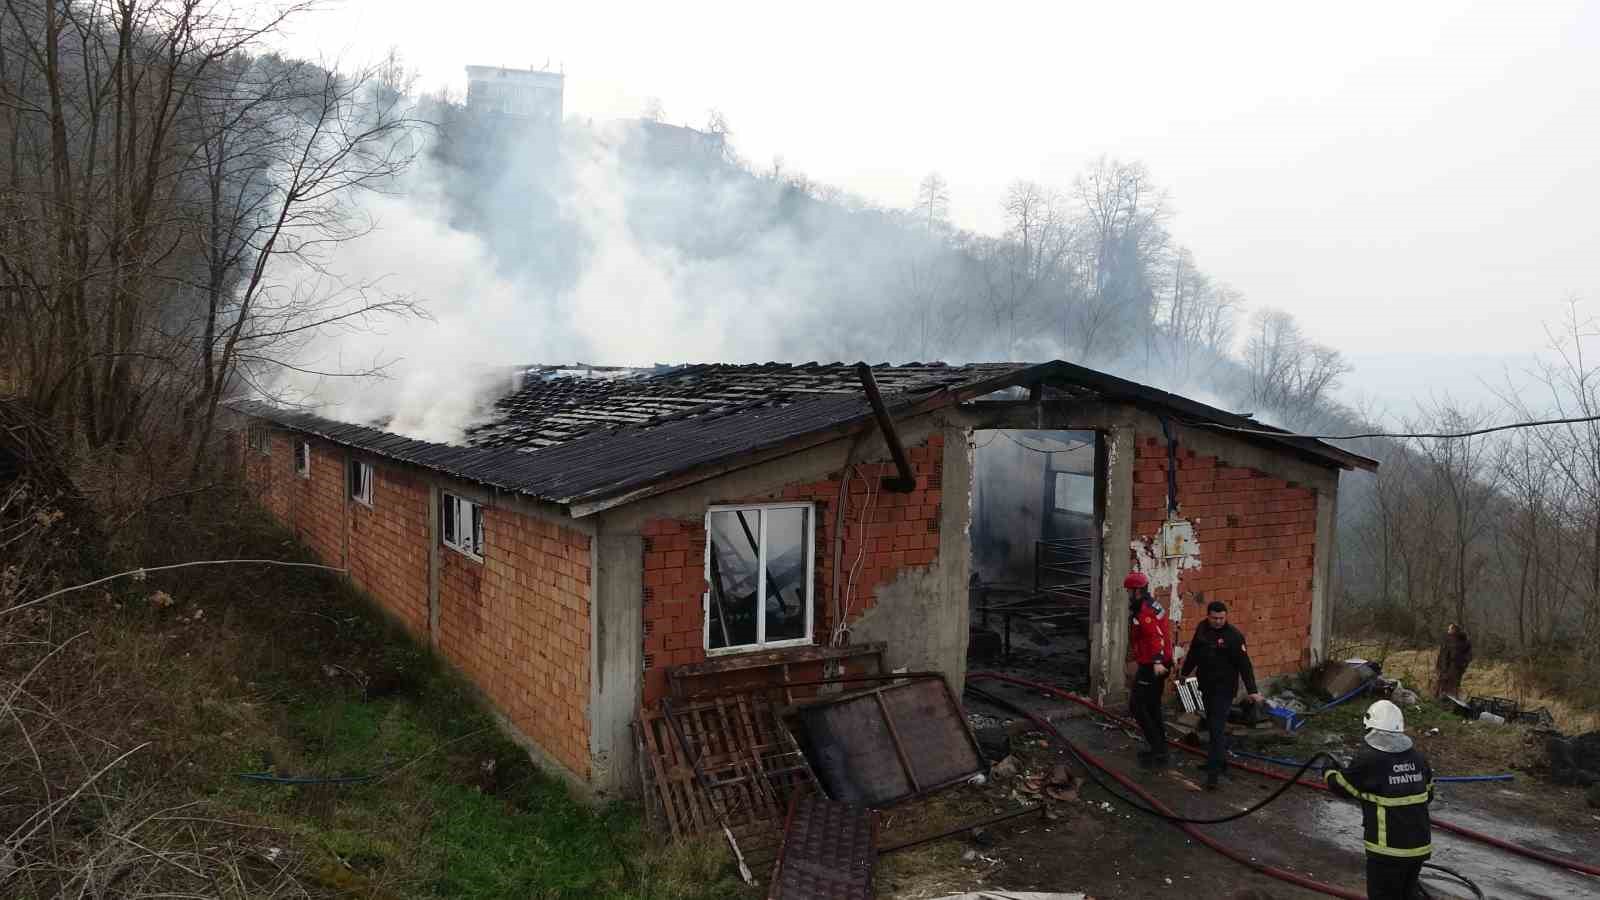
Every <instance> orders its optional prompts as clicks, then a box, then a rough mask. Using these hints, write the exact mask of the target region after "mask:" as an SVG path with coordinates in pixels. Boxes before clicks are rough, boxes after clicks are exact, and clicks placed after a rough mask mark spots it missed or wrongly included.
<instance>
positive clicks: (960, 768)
mask: <svg viewBox="0 0 1600 900" xmlns="http://www.w3.org/2000/svg"><path fill="white" fill-rule="evenodd" d="M798 714H799V716H800V720H801V722H802V723H803V725H804V729H805V734H806V743H807V747H808V750H809V755H810V757H811V759H812V763H813V766H814V768H815V770H816V773H817V777H818V779H819V780H820V781H821V782H822V786H823V789H824V790H826V791H827V792H828V795H829V796H830V797H832V798H833V799H835V800H839V801H842V802H846V803H858V804H862V805H865V806H871V807H875V808H876V807H883V806H889V805H892V804H895V803H899V802H901V801H903V800H907V799H910V798H912V797H917V796H921V795H923V794H927V793H930V792H932V791H936V790H939V789H940V788H944V787H949V786H950V785H953V784H958V783H960V782H963V781H966V780H967V779H969V778H971V777H972V776H973V775H976V774H978V773H979V772H981V771H982V770H983V758H982V756H981V754H980V753H979V750H978V742H977V739H976V738H975V737H974V736H973V734H972V731H971V729H970V728H968V727H967V720H966V716H964V715H963V714H962V711H961V705H960V704H959V703H958V702H956V698H955V695H954V694H953V693H952V692H951V690H950V687H949V685H948V684H947V683H946V682H945V681H944V679H942V678H923V679H918V680H916V681H910V682H906V683H902V684H895V685H889V686H887V687H881V688H876V689H874V690H871V691H865V692H861V693H855V694H849V695H846V696H843V697H840V698H838V699H833V700H827V701H823V702H819V703H815V704H812V705H810V706H807V707H805V708H803V709H801V710H799V713H798Z"/></svg>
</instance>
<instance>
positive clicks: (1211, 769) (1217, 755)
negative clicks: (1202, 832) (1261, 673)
mask: <svg viewBox="0 0 1600 900" xmlns="http://www.w3.org/2000/svg"><path fill="white" fill-rule="evenodd" d="M1197 668H1198V669H1199V670H1200V698H1201V702H1202V703H1204V704H1205V708H1206V730H1207V731H1208V732H1209V733H1210V741H1211V743H1210V745H1209V746H1208V747H1207V748H1206V761H1205V762H1204V763H1203V764H1201V766H1200V768H1201V769H1202V770H1204V771H1205V773H1206V789H1207V790H1216V788H1217V779H1218V778H1219V777H1221V776H1222V775H1224V774H1226V773H1227V771H1228V750H1227V747H1228V710H1230V709H1232V708H1233V695H1234V692H1235V691H1237V690H1238V689H1239V679H1240V678H1243V679H1244V687H1245V690H1246V691H1247V692H1249V694H1250V700H1251V702H1253V703H1260V702H1261V693H1260V692H1259V691H1257V690H1256V670H1255V667H1254V666H1252V665H1251V664H1250V650H1249V648H1248V647H1246V646H1245V643H1244V632H1242V631H1240V630H1239V629H1237V628H1235V627H1233V626H1232V625H1229V624H1228V605H1227V604H1226V603H1223V602H1222V601H1221V600H1213V601H1211V603H1209V604H1208V605H1207V606H1206V620H1205V621H1204V622H1201V623H1200V625H1199V627H1197V628H1196V629H1195V631H1194V638H1193V639H1192V640H1190V641H1189V650H1188V652H1187V653H1186V654H1185V655H1184V657H1183V672H1182V673H1181V674H1180V675H1179V677H1181V678H1188V677H1189V673H1190V672H1193V671H1194V670H1195V669H1197Z"/></svg>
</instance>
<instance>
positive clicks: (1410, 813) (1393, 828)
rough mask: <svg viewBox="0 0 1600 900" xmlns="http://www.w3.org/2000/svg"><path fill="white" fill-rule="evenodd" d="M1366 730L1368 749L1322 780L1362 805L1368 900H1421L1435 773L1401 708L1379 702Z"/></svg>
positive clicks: (1430, 838) (1430, 845) (1370, 713)
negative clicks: (1420, 878) (1416, 743)
mask: <svg viewBox="0 0 1600 900" xmlns="http://www.w3.org/2000/svg"><path fill="white" fill-rule="evenodd" d="M1362 724H1364V725H1365V726H1366V728H1367V736H1366V745H1367V746H1366V748H1364V749H1363V750H1362V751H1361V752H1360V753H1359V754H1357V755H1356V758H1355V759H1354V760H1352V761H1351V762H1350V763H1349V765H1346V766H1343V767H1336V768H1330V769H1328V770H1327V771H1325V772H1323V774H1322V777H1323V778H1324V779H1325V780H1326V781H1327V783H1328V787H1329V789H1330V790H1332V791H1333V793H1334V794H1335V795H1338V796H1342V797H1349V798H1351V799H1353V800H1356V801H1359V802H1360V803H1361V827H1362V830H1363V831H1364V832H1365V843H1366V846H1367V897H1368V898H1369V900H1412V898H1414V897H1419V896H1423V895H1422V888H1421V885H1419V884H1418V883H1417V879H1418V876H1420V875H1421V874H1422V864H1423V863H1424V862H1426V861H1427V859H1428V856H1429V855H1430V854H1432V852H1433V826H1432V824H1431V823H1430V822H1429V820H1428V804H1429V803H1430V802H1432V800H1433V770H1432V769H1430V768H1428V760H1427V759H1426V758H1424V757H1423V755H1422V754H1421V753H1420V752H1418V751H1417V749H1416V747H1414V746H1413V745H1412V743H1411V738H1409V737H1407V736H1406V733H1405V731H1406V721H1405V716H1404V715H1403V714H1401V712H1400V707H1398V706H1395V705H1394V704H1393V703H1390V702H1389V701H1388V700H1379V701H1378V702H1376V703H1374V704H1372V705H1371V706H1369V707H1367V715H1366V718H1365V719H1364V720H1363V723H1362Z"/></svg>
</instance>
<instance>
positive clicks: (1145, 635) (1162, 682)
mask: <svg viewBox="0 0 1600 900" xmlns="http://www.w3.org/2000/svg"><path fill="white" fill-rule="evenodd" d="M1122 586H1123V587H1124V588H1126V589H1127V591H1128V621H1129V629H1130V633H1129V638H1128V645H1129V647H1130V648H1131V649H1132V651H1133V654H1132V655H1133V662H1134V664H1135V665H1136V666H1138V669H1137V671H1136V672H1135V674H1134V678H1133V691H1132V695H1131V697H1130V699H1129V706H1130V707H1131V711H1132V712H1133V718H1134V721H1136V722H1138V723H1139V730H1140V731H1143V732H1144V739H1145V742H1146V743H1147V744H1149V745H1150V746H1149V748H1148V749H1146V750H1142V751H1140V753H1139V764H1140V765H1142V766H1145V767H1146V768H1152V769H1158V768H1162V767H1164V766H1166V765H1167V761H1168V760H1167V730H1166V726H1165V725H1163V724H1162V721H1161V698H1162V696H1163V695H1164V693H1165V692H1166V687H1167V673H1168V672H1169V671H1170V670H1171V669H1172V628H1171V625H1170V623H1169V622H1168V621H1167V611H1166V610H1165V609H1163V608H1162V606H1161V604H1160V603H1157V602H1156V598H1155V597H1153V596H1151V595H1150V578H1149V577H1148V576H1147V575H1145V574H1144V573H1143V572H1129V573H1128V577H1127V578H1124V579H1123V580H1122Z"/></svg>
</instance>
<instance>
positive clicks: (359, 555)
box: [312, 458, 429, 644]
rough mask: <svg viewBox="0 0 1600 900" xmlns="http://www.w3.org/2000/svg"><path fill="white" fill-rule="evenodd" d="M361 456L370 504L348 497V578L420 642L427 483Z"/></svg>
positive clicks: (424, 626)
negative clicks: (367, 467) (367, 470)
mask: <svg viewBox="0 0 1600 900" xmlns="http://www.w3.org/2000/svg"><path fill="white" fill-rule="evenodd" d="M363 459H365V461H366V462H370V463H371V464H372V474H373V479H372V506H371V507H370V508H369V507H367V506H366V505H365V504H362V503H357V502H355V501H350V502H349V504H348V506H347V507H346V508H347V509H348V510H349V515H350V549H349V567H350V580H351V581H353V582H354V583H355V585H356V587H359V588H361V589H362V590H363V591H366V592H367V594H368V595H370V596H371V597H372V598H373V599H374V600H376V601H378V603H379V604H380V605H381V606H383V608H384V609H385V610H387V611H388V612H389V614H390V615H392V616H394V617H395V619H396V620H398V621H399V622H400V624H402V625H403V626H405V629H406V631H408V632H410V633H411V636H412V637H414V638H416V639H417V640H418V641H420V642H422V643H424V644H426V643H427V642H428V493H429V487H428V484H427V483H426V482H424V481H423V480H422V478H421V477H419V476H418V475H416V474H413V473H411V472H409V471H407V470H405V469H401V468H397V467H394V466H386V465H384V464H383V462H382V461H381V460H377V459H371V458H363ZM312 469H313V471H315V469H316V464H315V463H313V464H312ZM346 490H348V488H346Z"/></svg>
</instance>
